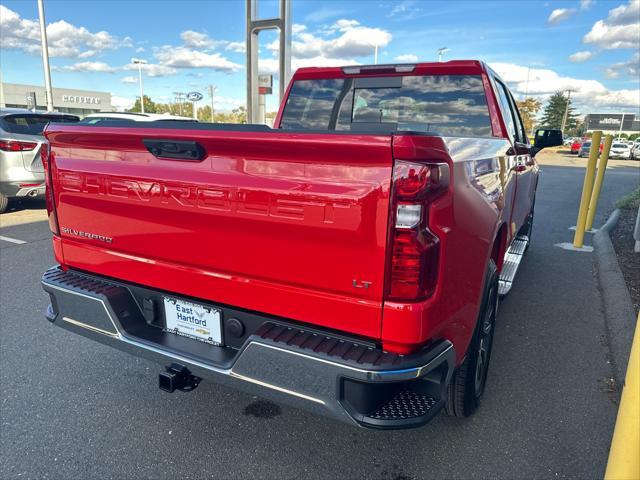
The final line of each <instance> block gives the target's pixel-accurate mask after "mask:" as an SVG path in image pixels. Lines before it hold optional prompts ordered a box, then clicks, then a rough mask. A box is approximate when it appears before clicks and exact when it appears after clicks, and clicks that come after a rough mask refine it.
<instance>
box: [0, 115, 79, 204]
mask: <svg viewBox="0 0 640 480" xmlns="http://www.w3.org/2000/svg"><path fill="white" fill-rule="evenodd" d="M78 120H80V119H79V118H78V117H76V116H75V115H67V114H64V113H55V112H53V113H49V112H33V111H31V110H26V109H6V110H4V109H3V110H0V213H3V212H5V211H6V210H7V207H8V205H9V200H10V199H13V198H25V197H31V198H33V197H38V196H42V195H44V193H45V182H44V169H43V167H42V162H41V161H40V147H41V146H42V143H43V142H45V139H44V137H43V136H42V131H43V130H44V127H45V126H46V125H47V124H48V123H49V122H64V123H70V122H74V123H75V122H77V121H78Z"/></svg>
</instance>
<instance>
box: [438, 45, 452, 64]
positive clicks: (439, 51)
mask: <svg viewBox="0 0 640 480" xmlns="http://www.w3.org/2000/svg"><path fill="white" fill-rule="evenodd" d="M448 51H449V49H448V48H447V47H442V48H439V49H438V51H437V53H438V62H441V61H442V56H443V55H444V54H445V53H447V52H448Z"/></svg>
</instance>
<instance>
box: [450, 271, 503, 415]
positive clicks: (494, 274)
mask: <svg viewBox="0 0 640 480" xmlns="http://www.w3.org/2000/svg"><path fill="white" fill-rule="evenodd" d="M497 311H498V271H497V268H496V264H495V263H494V261H493V260H489V265H488V267H487V282H486V285H485V290H484V295H483V298H482V305H481V308H480V315H479V318H478V323H477V325H476V331H475V333H474V335H473V338H472V340H471V344H470V345H469V349H468V350H467V355H466V357H465V360H464V362H462V365H460V367H458V369H457V370H456V371H455V373H454V374H453V377H452V378H451V382H450V383H449V387H448V396H447V404H446V407H445V408H446V411H447V414H449V415H451V416H455V417H468V416H469V415H471V414H472V413H473V412H475V411H476V410H477V409H478V407H479V406H480V401H481V399H482V395H483V394H484V389H485V384H486V382H487V373H488V371H489V361H490V360H491V349H492V347H493V332H494V330H495V322H496V314H497Z"/></svg>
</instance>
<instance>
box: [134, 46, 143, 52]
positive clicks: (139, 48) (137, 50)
mask: <svg viewBox="0 0 640 480" xmlns="http://www.w3.org/2000/svg"><path fill="white" fill-rule="evenodd" d="M141 52H144V47H138V48H136V53H141Z"/></svg>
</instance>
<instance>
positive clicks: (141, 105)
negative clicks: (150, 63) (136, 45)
mask: <svg viewBox="0 0 640 480" xmlns="http://www.w3.org/2000/svg"><path fill="white" fill-rule="evenodd" d="M131 63H134V64H136V65H138V81H139V82H140V112H141V113H144V92H143V91H142V65H146V64H147V61H146V60H142V59H140V58H132V59H131Z"/></svg>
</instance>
